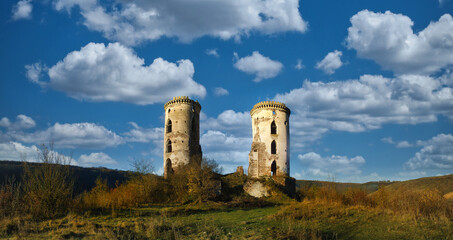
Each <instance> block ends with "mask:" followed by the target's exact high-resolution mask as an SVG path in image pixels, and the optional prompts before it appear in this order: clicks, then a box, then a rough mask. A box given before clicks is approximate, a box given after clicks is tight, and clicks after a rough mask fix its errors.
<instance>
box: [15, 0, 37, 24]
mask: <svg viewBox="0 0 453 240" xmlns="http://www.w3.org/2000/svg"><path fill="white" fill-rule="evenodd" d="M32 11H33V5H32V4H31V0H21V1H19V2H17V3H16V5H14V6H13V10H12V19H13V20H19V19H31V13H32Z"/></svg>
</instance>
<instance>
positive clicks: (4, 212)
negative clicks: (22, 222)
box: [0, 178, 23, 218]
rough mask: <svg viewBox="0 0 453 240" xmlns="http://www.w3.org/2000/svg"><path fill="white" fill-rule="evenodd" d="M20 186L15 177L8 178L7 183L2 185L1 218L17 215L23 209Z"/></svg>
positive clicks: (0, 198)
mask: <svg viewBox="0 0 453 240" xmlns="http://www.w3.org/2000/svg"><path fill="white" fill-rule="evenodd" d="M20 187H21V185H20V183H17V182H16V181H15V178H11V179H8V180H7V181H6V184H5V185H3V186H1V187H0V218H5V217H11V216H16V215H18V214H19V213H20V212H21V211H22V209H23V204H22V199H21V197H22V196H21V192H20Z"/></svg>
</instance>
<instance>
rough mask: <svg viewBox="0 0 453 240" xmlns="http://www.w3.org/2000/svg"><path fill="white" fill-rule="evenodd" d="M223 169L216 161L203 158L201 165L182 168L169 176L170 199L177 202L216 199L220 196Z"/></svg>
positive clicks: (196, 164) (194, 163)
mask: <svg viewBox="0 0 453 240" xmlns="http://www.w3.org/2000/svg"><path fill="white" fill-rule="evenodd" d="M220 171H221V169H220V168H219V166H218V164H217V163H216V162H215V161H214V160H210V159H206V158H203V160H202V161H201V164H198V163H197V162H196V161H192V163H191V164H188V165H185V166H180V167H178V170H177V171H176V173H174V174H172V175H169V177H168V182H169V184H168V187H169V190H168V192H169V193H170V194H169V198H170V199H171V200H173V201H176V202H188V201H189V202H190V201H195V202H201V201H208V200H213V199H215V198H216V197H217V196H218V195H220V190H221V181H220V175H219V173H220Z"/></svg>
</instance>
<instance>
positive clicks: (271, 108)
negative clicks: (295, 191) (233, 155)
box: [248, 101, 291, 178]
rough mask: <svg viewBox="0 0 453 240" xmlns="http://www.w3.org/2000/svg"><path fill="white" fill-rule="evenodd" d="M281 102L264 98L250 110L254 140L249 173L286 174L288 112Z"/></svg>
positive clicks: (264, 174) (287, 160) (258, 174)
mask: <svg viewBox="0 0 453 240" xmlns="http://www.w3.org/2000/svg"><path fill="white" fill-rule="evenodd" d="M290 113H291V111H290V110H289V108H288V107H286V105H285V104H284V103H280V102H276V101H264V102H259V103H257V104H255V106H254V107H253V109H252V110H251V111H250V115H251V118H252V119H253V121H252V128H253V129H252V130H253V143H252V147H251V151H250V154H249V169H248V172H249V176H250V177H254V178H258V177H262V176H289V157H290V155H289V124H288V121H289V116H290Z"/></svg>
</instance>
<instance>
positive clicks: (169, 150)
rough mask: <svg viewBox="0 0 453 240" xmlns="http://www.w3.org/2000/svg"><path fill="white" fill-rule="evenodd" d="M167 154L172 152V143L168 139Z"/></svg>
mask: <svg viewBox="0 0 453 240" xmlns="http://www.w3.org/2000/svg"><path fill="white" fill-rule="evenodd" d="M167 152H168V153H170V152H171V141H170V139H168V141H167Z"/></svg>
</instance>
